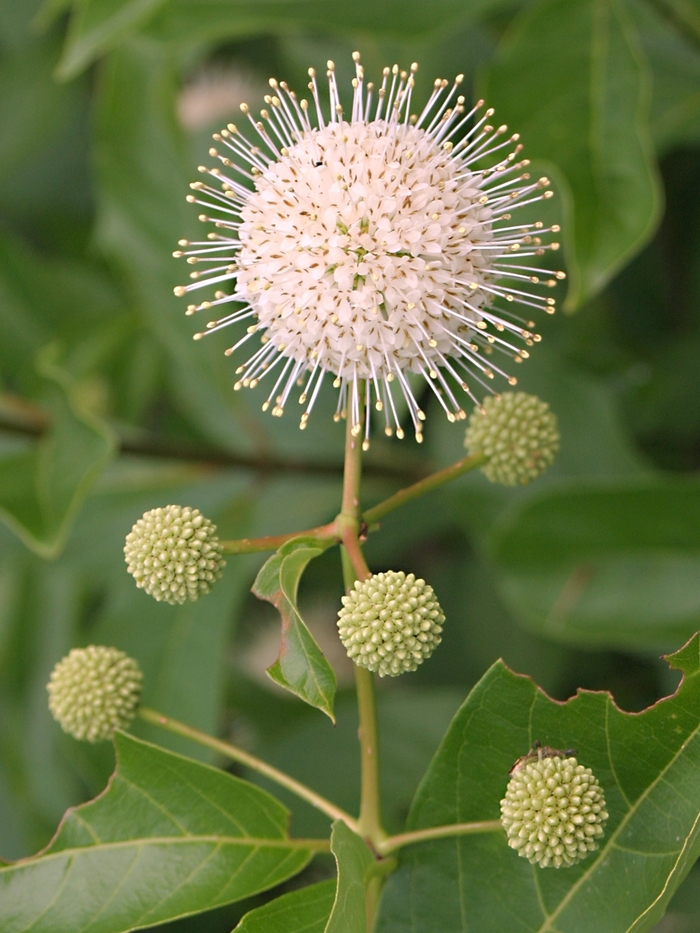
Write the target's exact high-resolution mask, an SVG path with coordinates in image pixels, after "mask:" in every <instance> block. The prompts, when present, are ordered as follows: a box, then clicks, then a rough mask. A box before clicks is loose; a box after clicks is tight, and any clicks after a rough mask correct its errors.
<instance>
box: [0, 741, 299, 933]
mask: <svg viewBox="0 0 700 933" xmlns="http://www.w3.org/2000/svg"><path fill="white" fill-rule="evenodd" d="M115 744H116V749H117V770H116V771H115V773H114V775H113V777H112V779H111V781H110V784H109V786H108V789H107V791H106V792H105V793H104V794H102V795H101V796H100V797H99V798H98V799H97V800H94V801H91V802H90V803H88V804H85V805H83V806H82V807H77V808H76V809H74V810H69V811H68V813H67V814H66V816H65V818H64V820H63V823H62V824H61V827H60V829H59V831H58V833H57V835H56V837H55V839H54V840H53V842H52V843H51V845H50V846H49V847H48V848H47V849H46V850H44V852H42V853H41V854H40V855H39V856H37V857H36V858H33V859H27V860H25V861H23V862H21V863H18V864H16V865H14V866H13V867H11V868H6V869H2V870H0V927H1V928H2V929H3V931H6V933H20V931H25V930H27V931H28V930H29V929H31V930H32V931H33V933H75V931H76V930H86V931H87V930H88V929H89V930H90V933H119V931H127V930H132V929H134V928H135V927H142V926H150V925H152V924H155V923H161V922H163V921H165V920H171V919H173V918H175V917H181V916H185V915H187V914H191V913H196V912H198V911H201V910H207V909H209V908H211V907H216V906H219V905H221V904H227V903H230V902H231V901H235V900H239V899H240V898H243V897H248V896H250V895H251V894H254V893H256V892H257V891H262V890H264V889H266V888H269V887H272V886H273V885H275V884H279V883H280V882H281V881H283V880H284V879H285V878H289V877H290V876H291V875H294V874H296V873H297V872H298V871H300V870H301V869H302V868H303V867H304V865H305V864H306V863H307V862H308V860H309V858H310V857H311V854H312V853H311V851H310V850H309V848H308V847H307V848H304V847H303V846H302V845H301V844H300V842H295V841H293V840H289V838H288V836H287V832H286V826H287V811H286V810H285V808H284V807H283V806H282V805H281V804H280V803H278V802H277V801H276V800H275V799H274V798H273V797H271V796H270V795H269V794H267V793H266V792H265V791H262V790H260V789H259V788H256V787H253V786H252V785H251V784H248V783H247V782H246V781H241V780H239V779H238V778H234V777H232V776H231V775H229V774H226V773H225V772H223V771H217V770H215V769H214V768H209V767H208V766H206V765H202V764H199V763H197V762H194V761H191V760H189V759H187V758H182V757H181V756H179V755H174V754H172V753H171V752H166V751H163V750H162V749H159V748H156V747H155V746H152V745H149V744H147V743H145V742H140V741H138V740H137V739H134V738H131V737H130V736H127V735H124V734H119V733H118V734H116V735H115Z"/></svg>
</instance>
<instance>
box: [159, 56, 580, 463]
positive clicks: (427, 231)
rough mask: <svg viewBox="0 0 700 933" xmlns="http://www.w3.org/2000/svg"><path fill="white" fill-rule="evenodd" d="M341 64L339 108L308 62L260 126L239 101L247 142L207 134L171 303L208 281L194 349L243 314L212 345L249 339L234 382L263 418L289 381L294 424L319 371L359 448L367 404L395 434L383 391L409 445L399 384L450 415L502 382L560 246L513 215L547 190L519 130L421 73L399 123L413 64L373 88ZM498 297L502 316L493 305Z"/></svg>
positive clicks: (529, 329)
mask: <svg viewBox="0 0 700 933" xmlns="http://www.w3.org/2000/svg"><path fill="white" fill-rule="evenodd" d="M353 58H354V61H355V78H354V79H353V82H352V84H353V100H352V111H351V113H350V115H349V116H348V115H346V114H345V113H344V111H343V107H342V105H341V103H340V98H339V92H338V86H337V83H336V77H335V68H334V64H333V62H328V69H327V78H328V87H329V94H330V113H329V114H324V111H323V107H322V106H321V102H320V99H319V93H318V88H317V84H316V74H315V72H314V70H313V69H309V75H310V78H311V81H310V83H309V90H310V91H311V103H309V102H308V101H307V100H298V99H297V96H296V94H295V93H294V92H293V91H291V90H290V89H289V88H288V87H287V85H286V84H285V83H284V82H281V83H278V82H277V81H275V80H274V79H272V80H271V81H270V84H271V87H272V94H271V95H268V96H266V97H265V103H266V105H267V109H263V110H262V111H261V119H260V120H256V119H254V117H253V116H252V114H251V113H250V109H249V107H248V106H247V105H246V104H243V105H242V106H241V110H242V111H243V114H244V118H245V120H246V121H247V122H249V124H250V126H248V127H245V133H244V132H243V131H241V130H240V129H238V128H237V127H236V126H235V125H234V124H232V123H230V124H229V125H228V127H227V128H226V129H224V130H222V131H221V133H217V134H215V136H214V139H215V140H216V142H217V143H218V144H219V147H220V148H214V149H211V150H210V155H212V156H213V157H215V158H218V159H219V161H220V163H221V165H222V168H211V169H210V168H207V167H205V166H200V171H201V172H203V173H204V174H207V175H209V176H211V177H212V178H213V180H214V181H216V182H218V183H220V185H221V188H222V190H219V189H218V188H217V187H214V186H212V185H210V184H207V183H205V182H203V181H202V182H195V183H193V185H192V186H191V187H192V188H193V189H194V192H195V193H194V194H192V195H190V196H189V197H188V200H189V201H191V202H193V203H195V204H199V205H201V206H202V207H203V208H204V210H205V211H206V213H203V214H201V215H200V220H203V221H205V222H211V223H213V224H214V226H215V227H216V230H217V232H212V233H209V234H208V239H207V240H204V241H199V242H189V241H186V240H181V241H180V247H181V248H180V249H179V250H177V251H176V252H175V254H174V255H175V256H184V257H186V258H187V262H188V263H190V264H191V265H193V266H195V267H196V268H195V269H194V270H193V271H192V273H191V279H192V280H193V281H192V282H191V283H190V284H188V285H182V286H178V287H177V288H176V289H175V294H176V295H189V294H191V293H193V292H196V291H198V290H199V289H202V288H205V287H207V286H218V288H219V290H217V291H216V292H215V295H214V296H213V297H212V298H208V299H207V300H205V301H202V302H201V303H199V304H191V305H189V306H188V309H187V313H188V314H194V313H195V312H199V311H206V312H209V311H213V312H214V313H216V314H217V317H216V318H215V319H214V320H211V321H209V323H208V324H207V327H206V330H205V331H203V332H201V333H198V334H196V335H195V339H199V338H200V337H203V336H204V335H205V334H207V333H212V332H215V331H218V330H219V329H220V328H222V327H226V326H228V325H230V324H235V323H238V322H241V321H250V322H251V323H250V325H249V326H248V327H247V330H246V331H245V333H243V335H242V336H240V339H238V340H237V341H236V343H235V344H234V345H233V346H232V347H230V348H229V349H228V350H227V351H226V352H227V354H231V353H234V352H235V351H236V350H238V349H239V347H242V346H243V344H245V343H246V342H248V341H249V340H252V339H254V336H255V335H258V336H259V341H260V345H259V346H258V348H257V349H256V350H255V351H254V352H253V353H252V355H251V356H250V357H249V358H248V360H247V361H246V362H245V363H243V364H242V365H241V366H239V367H238V369H237V370H236V373H237V375H238V380H237V382H236V384H235V386H234V388H235V389H240V388H241V387H243V386H246V387H251V388H254V387H255V386H257V385H258V383H259V382H261V381H262V380H263V378H265V379H266V382H267V383H268V384H269V386H270V388H269V394H268V395H267V398H266V400H265V402H264V404H263V409H265V410H266V409H268V408H271V409H272V414H273V415H277V416H279V415H281V414H282V413H283V411H284V409H285V406H286V405H287V403H288V401H289V399H290V396H291V394H292V392H293V390H294V387H295V386H298V387H299V388H300V390H301V391H300V394H299V403H300V404H301V405H302V406H304V407H303V410H302V414H301V423H300V427H302V428H304V427H305V426H306V423H307V421H308V418H309V415H310V414H311V410H312V408H313V406H314V403H315V401H316V399H317V397H318V392H319V389H320V387H321V384H322V383H323V380H324V378H325V376H326V375H327V374H330V375H331V377H332V378H333V379H334V385H335V386H336V387H337V388H339V389H340V392H339V399H338V408H337V412H336V419H338V418H340V417H349V418H351V421H352V426H353V430H354V432H355V434H360V433H361V432H362V431H363V430H364V441H365V444H364V446H365V447H366V446H367V445H368V443H369V431H370V410H371V407H372V404H371V403H372V402H373V405H374V407H375V409H377V410H378V411H380V412H383V418H384V424H385V428H384V430H385V432H386V433H387V434H388V435H391V434H393V433H394V432H396V435H397V436H398V437H403V433H404V432H403V429H402V427H401V424H400V421H399V415H398V410H397V406H396V397H395V393H396V390H398V391H399V392H400V393H401V394H403V396H404V397H405V399H406V402H407V405H408V411H409V415H410V418H411V421H412V423H413V428H414V431H415V435H416V439H417V440H418V441H420V440H422V423H423V421H424V419H425V416H424V413H423V411H422V410H421V408H420V407H419V403H418V401H417V398H416V395H415V394H414V393H415V381H414V380H413V379H409V378H408V374H416V375H419V376H423V377H424V378H425V380H426V382H427V383H428V385H429V386H430V388H431V389H432V391H433V392H434V393H435V395H436V396H437V398H438V400H439V402H440V404H441V406H442V407H443V409H444V411H445V413H446V415H447V417H448V419H449V420H450V421H455V420H459V419H462V418H464V417H465V413H464V411H463V409H462V401H461V399H460V397H463V396H464V394H466V395H467V396H468V397H470V398H471V399H472V401H474V402H476V401H477V397H476V396H475V395H474V394H473V393H474V391H478V389H477V386H481V387H485V388H486V389H487V390H488V391H492V389H491V386H490V385H489V383H490V381H491V380H493V379H494V377H502V379H504V380H505V381H506V382H507V383H508V384H510V385H514V384H515V382H516V379H515V378H514V377H513V376H512V375H509V374H508V372H507V367H506V369H503V368H501V366H500V365H499V364H500V360H501V359H503V360H504V361H505V362H506V364H507V363H508V362H509V361H510V360H514V361H515V362H517V363H520V362H521V361H522V360H523V359H525V358H526V357H527V356H528V350H527V348H528V347H530V346H532V345H533V344H534V343H536V342H537V341H538V340H539V339H540V337H539V335H538V334H537V333H535V331H534V328H535V322H534V321H533V320H531V319H530V318H531V317H532V312H533V309H534V310H536V311H545V312H549V313H551V312H553V311H554V299H553V298H551V297H546V296H545V295H544V294H540V291H539V289H538V288H537V286H543V287H544V288H545V289H546V288H551V287H553V286H554V285H555V284H556V281H557V279H560V278H563V277H564V274H563V273H562V272H557V271H549V270H546V269H540V268H539V267H538V266H537V265H536V263H537V257H539V256H542V255H543V254H544V252H545V250H556V249H558V247H559V244H558V243H556V242H549V243H545V242H543V241H542V239H541V237H542V235H543V234H547V233H549V232H551V231H558V229H559V228H558V227H557V226H552V227H548V228H545V227H544V225H543V224H542V223H540V222H535V223H527V222H525V221H523V222H521V223H518V222H517V218H514V216H513V212H514V211H515V210H516V209H517V208H518V207H522V206H523V205H525V204H531V203H532V202H533V201H539V200H540V199H542V198H548V197H551V195H552V191H551V190H549V180H548V179H547V178H537V179H533V178H531V177H530V174H529V172H528V171H527V165H528V162H527V160H519V159H518V156H519V153H520V150H521V148H522V147H521V146H520V144H519V142H518V138H519V137H518V135H517V134H509V133H508V132H507V127H506V126H497V125H495V124H492V123H491V122H490V121H491V119H492V117H493V113H494V111H493V110H491V109H487V110H484V109H483V108H484V102H483V101H478V102H477V103H476V105H475V106H474V107H472V108H471V109H469V108H468V107H467V106H466V105H465V98H464V97H463V96H462V95H460V94H459V86H460V84H461V82H462V77H463V76H462V75H458V76H457V78H456V79H455V81H454V83H453V84H452V85H451V86H450V84H449V82H447V81H445V80H440V79H438V80H437V81H435V84H434V86H433V91H432V94H431V95H430V98H429V100H428V102H427V104H426V105H425V107H424V108H423V109H422V111H420V113H418V114H412V113H411V98H412V94H413V89H414V75H415V71H416V69H417V65H415V64H414V65H412V66H411V69H410V71H409V72H406V71H400V70H399V68H398V66H396V65H395V66H394V67H393V68H385V69H384V74H383V79H382V83H381V86H380V87H379V88H378V89H375V88H374V86H373V85H372V84H371V83H369V84H367V83H365V79H364V72H363V68H362V66H361V65H360V61H359V58H360V57H359V54H358V53H355V54H354V55H353ZM312 113H313V114H314V116H313V118H312ZM251 139H252V141H251ZM533 285H534V286H535V287H534V288H533ZM227 286H228V290H227V291H224V290H223V289H224V288H225V287H227ZM496 300H498V301H499V304H501V305H502V306H503V307H499V308H498V309H496V308H494V307H492V303H493V302H494V301H496ZM231 305H233V309H232V310H227V309H230V308H231ZM518 305H519V306H520V311H518V310H516V306H518ZM219 315H220V316H219ZM497 361H498V362H497ZM362 387H364V396H365V398H366V399H367V405H366V406H365V412H364V415H363V405H362V401H361V398H362Z"/></svg>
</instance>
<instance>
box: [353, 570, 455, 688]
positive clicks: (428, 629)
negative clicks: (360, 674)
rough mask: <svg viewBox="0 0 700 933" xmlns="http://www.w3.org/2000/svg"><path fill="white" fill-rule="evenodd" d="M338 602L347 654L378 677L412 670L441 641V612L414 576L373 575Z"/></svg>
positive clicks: (443, 619)
mask: <svg viewBox="0 0 700 933" xmlns="http://www.w3.org/2000/svg"><path fill="white" fill-rule="evenodd" d="M342 602H343V608H342V609H341V610H340V612H339V613H338V632H339V634H340V640H341V641H342V643H343V646H344V647H345V650H346V651H347V653H348V657H350V658H351V659H352V661H354V663H355V664H357V665H359V666H360V667H366V668H368V669H369V670H370V671H377V673H378V674H379V676H380V677H384V676H385V675H387V674H388V675H389V676H390V677H397V676H398V675H399V674H403V673H404V672H405V671H415V669H416V668H417V667H418V665H419V664H422V663H423V661H424V660H425V659H426V658H429V657H430V655H431V654H432V653H433V651H434V650H435V648H436V647H437V646H438V645H439V644H440V642H441V640H442V639H441V637H440V633H441V632H442V623H443V622H444V621H445V616H444V615H443V612H442V609H441V608H440V604H439V603H438V601H437V599H436V598H435V594H434V593H433V588H432V587H431V586H428V584H427V583H426V582H425V580H420V579H418V580H417V579H416V577H415V574H412V573H409V574H408V575H406V574H405V573H404V572H403V570H400V571H398V572H396V571H393V570H387V571H386V573H375V574H373V575H372V576H371V577H370V578H369V579H368V580H364V581H362V582H360V581H359V580H358V581H357V582H356V583H355V586H354V588H353V589H351V590H350V592H349V593H348V595H347V596H343V598H342Z"/></svg>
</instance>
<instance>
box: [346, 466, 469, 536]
mask: <svg viewBox="0 0 700 933" xmlns="http://www.w3.org/2000/svg"><path fill="white" fill-rule="evenodd" d="M486 460H487V457H486V455H485V454H484V453H482V452H481V451H477V452H476V453H474V454H470V455H469V456H468V457H462V459H461V460H458V461H457V462H456V463H452V464H451V465H450V466H448V467H445V468H444V469H443V470H437V471H436V472H435V473H431V474H430V476H426V477H425V478H424V479H421V480H419V481H418V482H417V483H413V484H412V485H411V486H406V487H405V488H404V489H399V491H398V492H395V493H394V495H393V496H389V498H388V499H384V501H383V502H380V503H378V504H377V505H375V506H373V507H372V508H371V509H367V511H366V512H363V513H362V520H363V521H364V523H365V524H366V525H367V526H368V527H369V529H370V530H371V526H372V525H375V524H376V523H377V522H378V521H381V519H382V518H384V516H385V515H388V514H389V512H393V511H394V509H398V508H399V507H400V506H402V505H405V504H406V503H407V502H410V501H411V500H412V499H417V498H418V497H419V496H424V495H425V494H426V493H428V492H432V491H433V489H438V488H439V487H440V486H444V485H445V483H449V482H450V481H451V480H453V479H457V477H458V476H462V475H463V474H464V473H468V472H469V471H470V470H476V469H478V467H480V466H482V465H483V464H484V463H485V462H486Z"/></svg>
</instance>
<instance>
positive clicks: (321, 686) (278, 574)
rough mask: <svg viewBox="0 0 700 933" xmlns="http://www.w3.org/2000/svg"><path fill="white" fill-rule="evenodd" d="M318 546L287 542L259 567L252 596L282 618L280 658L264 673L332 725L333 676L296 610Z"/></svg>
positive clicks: (305, 540)
mask: <svg viewBox="0 0 700 933" xmlns="http://www.w3.org/2000/svg"><path fill="white" fill-rule="evenodd" d="M320 544H321V542H319V541H316V540H315V539H313V538H294V539H292V540H291V541H288V542H287V543H286V544H284V545H283V546H282V547H281V548H280V549H279V551H277V552H276V553H275V554H273V555H272V557H270V558H269V560H268V561H267V562H266V563H265V565H264V566H263V567H262V569H261V570H260V573H259V574H258V576H257V578H256V580H255V583H254V584H253V593H255V595H256V596H257V597H258V599H264V600H266V601H267V602H269V603H272V605H273V606H274V607H275V609H277V611H278V612H279V614H280V616H281V618H282V640H281V642H280V651H279V655H278V657H277V660H276V661H275V663H274V664H272V665H271V666H270V667H268V669H267V673H268V674H269V675H270V677H271V678H272V680H274V681H275V682H276V683H278V684H279V685H280V686H281V687H284V688H285V689H286V690H290V691H291V692H292V693H295V694H296V695H297V696H298V697H301V699H302V700H304V701H305V702H306V703H309V704H310V705H311V706H315V707H316V708H317V709H320V710H323V712H324V713H326V715H327V716H329V717H330V718H331V720H333V722H335V719H334V717H333V699H334V697H335V688H336V679H335V674H334V672H333V668H332V667H331V666H330V664H329V663H328V661H327V660H326V659H325V657H324V655H323V652H322V651H321V649H320V648H319V647H318V645H317V644H316V641H315V640H314V637H313V636H312V634H311V632H310V631H309V630H308V628H307V627H306V624H305V623H304V621H303V619H302V618H301V616H300V615H299V609H298V607H297V590H298V588H299V581H300V580H301V576H302V574H303V572H304V570H305V569H306V567H307V565H308V563H309V561H311V560H313V558H314V557H318V556H319V554H322V553H323V546H319V545H320Z"/></svg>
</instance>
